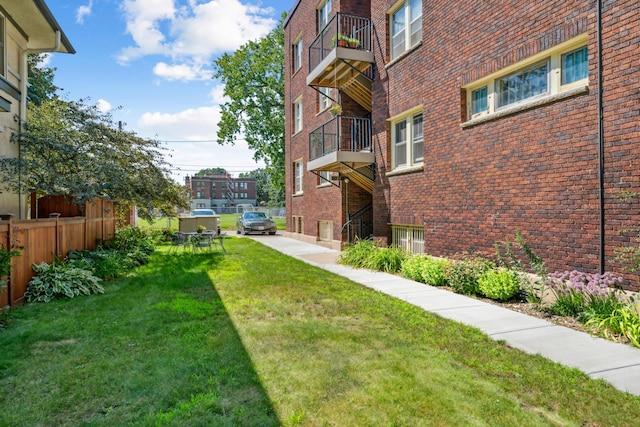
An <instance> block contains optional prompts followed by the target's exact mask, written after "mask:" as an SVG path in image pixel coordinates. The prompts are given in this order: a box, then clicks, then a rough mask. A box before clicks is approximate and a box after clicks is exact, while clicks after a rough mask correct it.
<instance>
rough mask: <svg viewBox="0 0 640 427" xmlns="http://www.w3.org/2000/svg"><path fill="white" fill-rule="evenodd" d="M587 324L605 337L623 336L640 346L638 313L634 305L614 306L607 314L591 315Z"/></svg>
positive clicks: (639, 316) (639, 319)
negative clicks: (597, 316)
mask: <svg viewBox="0 0 640 427" xmlns="http://www.w3.org/2000/svg"><path fill="white" fill-rule="evenodd" d="M587 325H595V326H596V328H597V329H598V330H601V331H603V332H604V335H605V336H606V337H607V338H612V335H613V338H615V337H624V338H625V339H627V340H628V341H629V342H630V343H631V344H633V345H634V346H636V347H640V315H639V314H638V311H637V309H636V308H635V306H632V305H624V306H620V307H617V308H615V309H614V310H613V311H612V312H611V313H610V314H609V315H608V316H605V317H603V318H596V317H593V318H591V319H589V320H588V321H587Z"/></svg>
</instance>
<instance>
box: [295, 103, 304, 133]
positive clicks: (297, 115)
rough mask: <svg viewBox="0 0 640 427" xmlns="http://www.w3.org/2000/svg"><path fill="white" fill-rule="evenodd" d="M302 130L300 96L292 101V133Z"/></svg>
mask: <svg viewBox="0 0 640 427" xmlns="http://www.w3.org/2000/svg"><path fill="white" fill-rule="evenodd" d="M301 130H302V98H298V99H297V100H295V101H294V102H293V133H298V132H300V131H301Z"/></svg>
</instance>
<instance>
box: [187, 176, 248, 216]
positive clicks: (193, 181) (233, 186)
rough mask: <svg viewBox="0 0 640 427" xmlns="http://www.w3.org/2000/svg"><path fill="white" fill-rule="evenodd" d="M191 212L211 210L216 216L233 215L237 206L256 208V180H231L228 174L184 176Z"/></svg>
mask: <svg viewBox="0 0 640 427" xmlns="http://www.w3.org/2000/svg"><path fill="white" fill-rule="evenodd" d="M184 183H185V187H186V188H187V191H189V201H190V202H191V210H193V209H203V208H204V209H213V210H214V211H215V212H216V213H217V214H221V213H235V212H236V206H237V205H239V204H250V205H253V206H257V196H256V179H255V178H233V177H232V176H231V175H229V174H207V175H203V176H197V175H194V176H186V177H185V178H184Z"/></svg>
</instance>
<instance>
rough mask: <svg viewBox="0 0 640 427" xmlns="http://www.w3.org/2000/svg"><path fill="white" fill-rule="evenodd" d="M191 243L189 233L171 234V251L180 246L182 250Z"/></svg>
mask: <svg viewBox="0 0 640 427" xmlns="http://www.w3.org/2000/svg"><path fill="white" fill-rule="evenodd" d="M188 244H189V240H188V239H187V235H186V234H183V233H173V234H172V235H171V249H169V252H171V251H174V250H178V248H179V247H182V250H184V249H185V247H186V246H187V245H188Z"/></svg>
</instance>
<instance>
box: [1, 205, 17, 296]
mask: <svg viewBox="0 0 640 427" xmlns="http://www.w3.org/2000/svg"><path fill="white" fill-rule="evenodd" d="M0 219H2V220H3V221H9V228H8V230H7V235H6V236H7V240H5V241H4V242H2V243H3V244H4V248H5V249H6V250H8V251H10V250H11V242H12V241H13V236H12V234H13V214H2V215H0ZM13 267H14V265H13V258H11V269H10V270H9V274H8V275H7V283H6V287H7V305H12V304H13V301H12V299H11V271H13ZM0 309H1V307H0Z"/></svg>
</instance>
